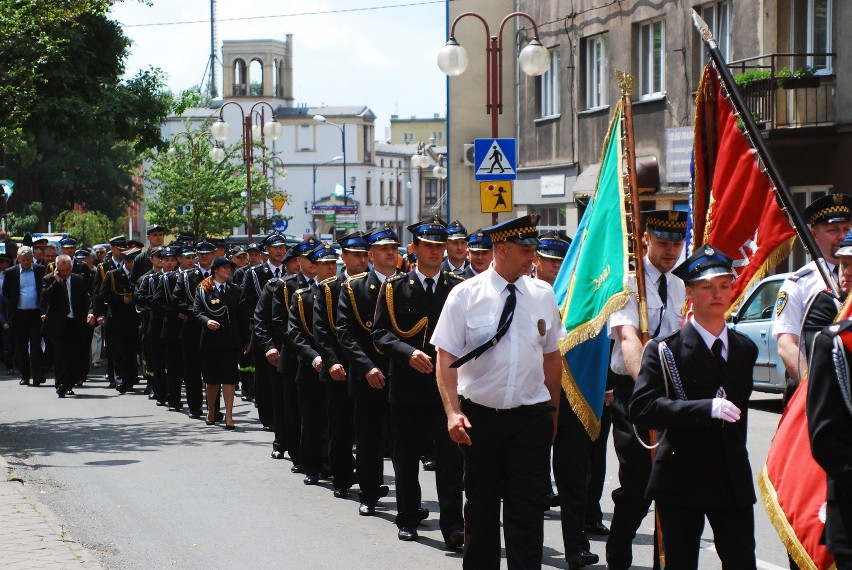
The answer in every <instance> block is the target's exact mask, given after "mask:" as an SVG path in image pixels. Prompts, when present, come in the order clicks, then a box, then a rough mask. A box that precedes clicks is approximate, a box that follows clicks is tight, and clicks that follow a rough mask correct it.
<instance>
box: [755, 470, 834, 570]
mask: <svg viewBox="0 0 852 570" xmlns="http://www.w3.org/2000/svg"><path fill="white" fill-rule="evenodd" d="M757 486H758V487H759V488H760V498H761V500H762V501H763V506H764V507H766V513H767V514H768V515H769V520H770V522H772V526H774V527H775V532H777V533H778V537H779V538H780V539H781V542H782V543H784V547H785V548H786V549H787V552H788V553H789V554H790V558H792V559H793V560H794V561H795V562H796V564H798V565H799V568H801V569H802V570H819V569H818V568H817V566H816V564H815V563H814V561H813V559H812V558H811V557H810V555H809V554H808V551H807V550H805V547H804V546H802V543H801V542H799V538H798V537H797V536H796V532H795V531H794V530H793V527H792V526H790V523H789V522H788V521H787V516H786V515H785V514H784V510H783V509H782V508H781V505H780V504H779V503H778V494H777V493H776V492H775V487H773V486H772V481H770V480H769V474H768V473H767V471H766V465H764V466H763V469H761V470H760V475H759V476H758V477H757ZM833 567H834V565H832V568H833Z"/></svg>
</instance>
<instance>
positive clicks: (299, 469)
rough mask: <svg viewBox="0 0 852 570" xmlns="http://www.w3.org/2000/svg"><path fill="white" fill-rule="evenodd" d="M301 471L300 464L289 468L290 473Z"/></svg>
mask: <svg viewBox="0 0 852 570" xmlns="http://www.w3.org/2000/svg"><path fill="white" fill-rule="evenodd" d="M301 472H302V466H301V465H294V466H292V467H291V468H290V473H301Z"/></svg>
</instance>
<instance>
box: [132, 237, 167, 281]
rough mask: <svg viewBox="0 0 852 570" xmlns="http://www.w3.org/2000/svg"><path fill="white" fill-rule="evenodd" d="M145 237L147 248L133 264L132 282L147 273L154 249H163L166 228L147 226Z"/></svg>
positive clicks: (151, 264) (150, 265) (151, 263)
mask: <svg viewBox="0 0 852 570" xmlns="http://www.w3.org/2000/svg"><path fill="white" fill-rule="evenodd" d="M145 235H146V236H147V238H148V248H147V249H145V250H144V251H143V252H142V254H141V255H140V256H139V257H138V258H137V259H136V263H134V264H133V275H132V277H133V279H134V281H138V280H139V277H141V276H142V275H143V274H145V273H146V272H148V271H149V270H150V269H151V267H152V266H153V262H152V260H151V256H152V255H153V253H154V250H155V248H158V247H160V248H161V247H163V244H164V243H165V237H166V228H164V227H163V226H160V225H157V224H154V225H151V226H148V229H147V230H145Z"/></svg>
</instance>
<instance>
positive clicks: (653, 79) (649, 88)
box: [637, 20, 666, 99]
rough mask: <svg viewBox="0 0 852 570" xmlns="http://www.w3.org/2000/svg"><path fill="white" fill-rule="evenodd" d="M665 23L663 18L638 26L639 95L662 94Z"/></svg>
mask: <svg viewBox="0 0 852 570" xmlns="http://www.w3.org/2000/svg"><path fill="white" fill-rule="evenodd" d="M665 46H666V25H665V22H664V21H663V20H657V21H655V22H650V23H648V24H643V25H642V26H641V27H640V28H639V50H638V51H637V53H638V54H639V97H640V98H642V99H644V98H646V97H654V96H658V95H662V94H663V93H664V92H665V89H666V82H665V71H666V69H665V68H666V58H665Z"/></svg>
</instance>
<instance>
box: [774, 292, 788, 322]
mask: <svg viewBox="0 0 852 570" xmlns="http://www.w3.org/2000/svg"><path fill="white" fill-rule="evenodd" d="M786 306H787V291H781V292H780V293H778V298H777V299H776V300H775V316H776V317H777V316H778V315H780V314H781V311H783V310H784V307H786Z"/></svg>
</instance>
